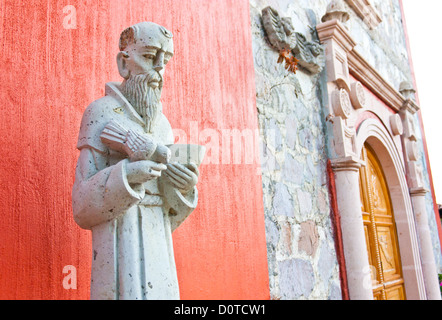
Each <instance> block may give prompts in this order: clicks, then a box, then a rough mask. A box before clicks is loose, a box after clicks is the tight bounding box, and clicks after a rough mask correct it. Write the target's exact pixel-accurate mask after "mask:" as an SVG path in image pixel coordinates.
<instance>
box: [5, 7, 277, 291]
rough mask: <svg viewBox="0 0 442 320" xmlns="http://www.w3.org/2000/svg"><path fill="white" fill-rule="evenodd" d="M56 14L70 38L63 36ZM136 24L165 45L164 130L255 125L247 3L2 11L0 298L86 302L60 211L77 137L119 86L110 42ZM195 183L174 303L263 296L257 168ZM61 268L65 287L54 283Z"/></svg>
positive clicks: (65, 211)
mask: <svg viewBox="0 0 442 320" xmlns="http://www.w3.org/2000/svg"><path fill="white" fill-rule="evenodd" d="M68 4H69V5H73V6H74V7H75V8H76V10H77V12H76V16H77V29H65V28H64V27H63V22H64V19H65V17H66V16H67V15H68V13H63V8H64V6H66V5H68ZM146 20H150V21H154V22H157V23H159V24H162V25H164V26H166V27H167V28H168V29H169V30H171V31H172V32H173V33H174V35H175V57H174V58H173V59H172V61H171V62H170V63H169V65H168V70H167V71H166V85H165V89H164V91H163V92H164V93H163V104H164V113H165V114H166V115H167V116H168V118H169V120H170V122H171V124H172V127H174V128H181V129H184V130H185V131H186V132H187V133H188V134H189V128H190V121H196V122H197V123H198V126H199V128H200V130H202V129H206V128H211V129H215V130H218V131H220V130H221V129H228V128H237V129H240V130H242V129H244V128H250V129H256V128H257V116H256V108H255V89H254V70H253V59H252V49H251V31H250V17H249V4H248V0H184V1H176V0H150V1H143V0H133V1H128V0H112V1H104V0H102V1H80V0H70V1H55V0H53V1H50V0H32V1H31V0H26V1H24V0H21V1H20V0H14V1H13V0H3V1H1V2H0V46H1V51H2V54H1V59H2V63H1V67H2V72H0V83H1V84H2V88H1V90H0V101H2V103H1V104H0V108H1V111H2V112H1V122H0V123H1V128H0V130H1V135H0V150H1V159H2V164H1V166H0V179H1V186H2V192H1V193H0V208H1V215H0V216H1V220H0V299H87V298H88V297H89V277H90V260H91V236H90V233H89V232H88V231H84V230H81V229H80V228H79V227H77V225H76V224H75V222H74V221H73V218H72V209H71V188H72V185H73V181H74V170H75V165H76V160H77V157H78V151H77V150H76V147H75V146H76V140H77V134H78V129H79V125H80V120H81V116H82V113H83V111H84V110H85V108H86V107H87V105H88V104H89V103H90V102H92V101H93V100H95V99H97V98H99V97H101V96H102V95H103V94H104V84H105V83H106V82H107V81H112V80H120V77H119V75H118V72H117V68H116V63H115V57H116V54H117V52H118V51H117V50H118V38H119V34H120V32H121V31H122V30H123V29H124V28H126V27H128V26H130V25H132V24H134V23H137V22H140V21H146ZM65 23H66V21H65ZM191 142H192V141H191ZM193 142H195V141H193ZM201 174H202V178H201V182H200V187H199V190H200V203H199V207H198V209H197V210H196V211H195V212H194V213H193V215H192V216H191V217H190V218H189V219H188V220H187V221H186V222H185V223H184V224H183V226H182V227H181V228H180V229H178V230H177V231H176V232H175V234H174V242H175V255H176V261H177V269H178V276H179V279H180V286H181V296H182V298H183V299H267V298H269V289H268V273H267V257H266V245H265V231H264V215H263V203H262V186H261V178H260V177H259V176H258V175H257V174H256V165H203V166H202V168H201ZM66 265H73V266H75V267H76V268H77V275H78V287H77V289H76V290H66V289H64V288H63V286H62V281H63V277H64V276H66V275H65V274H63V273H62V271H63V267H64V266H66Z"/></svg>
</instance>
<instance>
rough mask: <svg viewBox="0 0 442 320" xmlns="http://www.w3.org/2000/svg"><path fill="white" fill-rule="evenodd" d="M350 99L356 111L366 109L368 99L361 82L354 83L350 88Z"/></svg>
mask: <svg viewBox="0 0 442 320" xmlns="http://www.w3.org/2000/svg"><path fill="white" fill-rule="evenodd" d="M350 99H351V102H352V104H353V108H355V109H363V108H365V103H366V101H367V97H366V96H365V91H364V87H363V86H362V84H361V83H360V82H354V83H352V84H351V87H350Z"/></svg>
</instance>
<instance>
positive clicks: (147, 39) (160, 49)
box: [125, 26, 173, 87]
mask: <svg viewBox="0 0 442 320" xmlns="http://www.w3.org/2000/svg"><path fill="white" fill-rule="evenodd" d="M125 51H126V52H127V54H128V55H129V58H128V59H126V63H127V66H126V67H127V69H128V71H130V74H131V75H132V76H136V75H140V74H152V73H153V74H155V73H157V74H156V75H159V77H158V76H157V77H155V76H154V77H152V79H151V81H150V82H149V86H151V87H158V86H160V85H162V80H163V75H164V71H165V67H166V64H167V63H168V62H169V60H170V59H171V58H172V56H173V41H172V39H171V38H168V37H166V36H165V35H164V34H163V32H162V31H161V29H160V28H158V27H156V26H154V27H152V28H143V29H140V30H139V32H138V34H137V40H136V41H135V43H133V44H131V45H129V46H128V47H127V48H126V50H125Z"/></svg>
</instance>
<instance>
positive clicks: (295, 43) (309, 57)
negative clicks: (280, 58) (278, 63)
mask: <svg viewBox="0 0 442 320" xmlns="http://www.w3.org/2000/svg"><path fill="white" fill-rule="evenodd" d="M262 21H263V24H264V29H265V31H266V33H267V38H268V40H269V42H270V44H271V45H272V47H273V48H274V49H275V50H277V51H278V52H282V51H284V50H290V51H291V52H292V53H293V55H294V56H295V57H296V58H297V59H298V60H299V62H298V63H299V65H300V66H301V67H303V68H304V69H306V70H307V71H309V72H310V73H311V74H318V73H320V72H321V71H322V69H323V68H324V64H325V61H324V49H323V48H322V46H321V45H320V44H319V43H318V42H315V41H308V40H307V38H306V36H305V35H303V34H301V33H299V32H295V28H294V27H293V24H292V20H291V18H283V17H281V16H280V15H279V13H278V12H277V11H276V10H275V9H273V8H272V7H266V8H264V9H263V10H262Z"/></svg>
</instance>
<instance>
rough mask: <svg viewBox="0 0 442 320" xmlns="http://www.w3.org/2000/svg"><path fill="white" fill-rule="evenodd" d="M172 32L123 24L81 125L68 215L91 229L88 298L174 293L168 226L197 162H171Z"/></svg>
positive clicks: (190, 204)
mask: <svg viewBox="0 0 442 320" xmlns="http://www.w3.org/2000/svg"><path fill="white" fill-rule="evenodd" d="M172 38H173V36H172V33H171V32H169V31H168V30H167V29H165V28H164V27H162V26H159V25H157V24H155V23H152V22H142V23H139V24H136V25H134V26H132V27H129V28H127V29H126V30H124V31H123V32H122V34H121V37H120V46H119V47H120V52H119V53H118V56H117V64H118V70H119V73H120V75H121V76H122V77H123V79H124V80H123V82H122V83H114V82H112V83H107V84H106V90H105V96H104V97H102V98H100V99H98V100H96V101H94V102H93V103H91V104H90V105H89V106H88V108H87V109H86V111H85V113H84V115H83V119H82V122H81V127H80V133H79V138H78V145H77V147H78V149H79V150H80V155H79V159H78V163H77V168H76V174H75V183H74V186H73V191H72V204H73V213H74V219H75V221H76V222H77V224H78V225H79V226H80V227H81V228H84V229H87V230H91V231H92V246H93V252H92V276H91V299H94V300H102V299H112V300H118V299H125V300H137V299H139V300H159V299H161V300H164V299H179V288H178V280H177V273H176V267H175V259H174V252H173V243H172V232H173V231H174V230H175V229H176V228H177V227H178V226H180V224H181V223H182V222H183V221H184V220H185V219H186V218H187V217H188V216H189V215H190V214H191V213H192V211H193V210H194V209H195V208H196V206H197V202H198V190H197V188H196V184H197V182H198V177H199V172H198V165H199V164H196V163H193V162H188V163H178V162H171V161H170V160H171V159H170V156H171V151H170V150H169V148H168V147H170V146H171V145H173V143H174V136H173V133H172V128H171V126H170V124H169V121H168V120H167V118H166V117H165V115H164V114H163V113H162V105H161V101H160V98H161V92H162V89H163V75H164V71H165V68H166V65H167V63H168V61H169V60H170V59H171V58H172V56H173V41H172Z"/></svg>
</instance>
